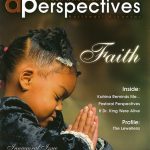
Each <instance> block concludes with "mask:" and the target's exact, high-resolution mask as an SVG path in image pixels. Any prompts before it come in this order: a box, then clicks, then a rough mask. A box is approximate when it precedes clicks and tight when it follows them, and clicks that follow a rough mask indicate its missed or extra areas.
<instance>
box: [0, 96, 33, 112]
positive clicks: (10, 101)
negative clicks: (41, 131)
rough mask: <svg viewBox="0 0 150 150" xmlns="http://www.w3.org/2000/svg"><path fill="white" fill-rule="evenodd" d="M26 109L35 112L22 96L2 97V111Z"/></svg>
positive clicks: (0, 109)
mask: <svg viewBox="0 0 150 150" xmlns="http://www.w3.org/2000/svg"><path fill="white" fill-rule="evenodd" d="M8 110H16V111H17V110H18V111H19V110H24V111H28V112H30V113H33V112H32V110H31V108H30V107H29V106H28V105H27V104H26V103H25V102H24V101H23V100H21V99H20V98H18V97H16V96H10V97H2V98H0V111H8Z"/></svg>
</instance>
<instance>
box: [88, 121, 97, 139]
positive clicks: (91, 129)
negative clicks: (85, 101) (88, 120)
mask: <svg viewBox="0 0 150 150" xmlns="http://www.w3.org/2000/svg"><path fill="white" fill-rule="evenodd" d="M95 130H96V122H94V123H93V124H91V128H90V130H89V133H88V136H89V137H90V139H91V140H93V136H94V133H95Z"/></svg>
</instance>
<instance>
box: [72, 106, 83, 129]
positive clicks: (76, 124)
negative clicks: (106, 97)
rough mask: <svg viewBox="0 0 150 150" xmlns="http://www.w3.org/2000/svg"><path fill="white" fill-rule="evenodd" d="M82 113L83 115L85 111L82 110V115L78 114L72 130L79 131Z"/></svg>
mask: <svg viewBox="0 0 150 150" xmlns="http://www.w3.org/2000/svg"><path fill="white" fill-rule="evenodd" d="M82 113H83V109H81V110H80V113H79V114H78V116H77V118H76V120H75V122H74V123H73V125H72V130H77V129H78V125H79V121H80V118H81V115H82Z"/></svg>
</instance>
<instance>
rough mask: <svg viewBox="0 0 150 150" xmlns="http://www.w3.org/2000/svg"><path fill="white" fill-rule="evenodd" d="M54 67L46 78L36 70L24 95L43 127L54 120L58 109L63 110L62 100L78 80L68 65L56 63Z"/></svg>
mask: <svg viewBox="0 0 150 150" xmlns="http://www.w3.org/2000/svg"><path fill="white" fill-rule="evenodd" d="M53 68H58V69H55V70H54V69H53ZM53 68H51V70H52V71H51V72H50V73H49V74H48V75H47V77H45V78H44V77H43V76H40V75H39V74H38V73H36V72H35V73H34V74H33V76H32V79H31V81H30V82H31V85H30V88H29V89H28V90H27V91H26V92H24V93H23V95H22V98H23V100H24V101H25V102H26V103H27V104H28V105H29V106H30V107H31V109H32V110H33V112H34V113H35V115H36V116H37V118H38V120H39V123H40V125H41V126H43V127H46V126H47V125H48V123H49V122H51V121H53V119H54V118H55V117H56V110H58V111H62V107H63V104H62V101H63V100H64V99H65V98H67V97H68V96H69V95H70V94H71V93H72V91H73V90H74V88H75V85H76V80H77V77H76V75H75V73H74V72H73V71H71V69H69V68H68V67H66V66H64V67H62V66H61V65H60V64H59V63H55V64H53ZM46 70H47V71H48V70H49V68H47V69H46Z"/></svg>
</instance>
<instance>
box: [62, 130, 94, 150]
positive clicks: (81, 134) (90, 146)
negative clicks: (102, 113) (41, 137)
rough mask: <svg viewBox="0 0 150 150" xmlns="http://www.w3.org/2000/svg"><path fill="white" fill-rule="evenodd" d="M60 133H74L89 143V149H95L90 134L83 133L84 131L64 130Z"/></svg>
mask: <svg viewBox="0 0 150 150" xmlns="http://www.w3.org/2000/svg"><path fill="white" fill-rule="evenodd" d="M60 134H73V135H74V136H75V137H77V138H80V139H82V140H83V141H84V142H85V143H86V144H87V145H88V147H89V150H94V146H93V142H92V141H91V140H90V138H89V137H88V135H86V134H83V133H82V132H75V131H62V132H61V133H60Z"/></svg>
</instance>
